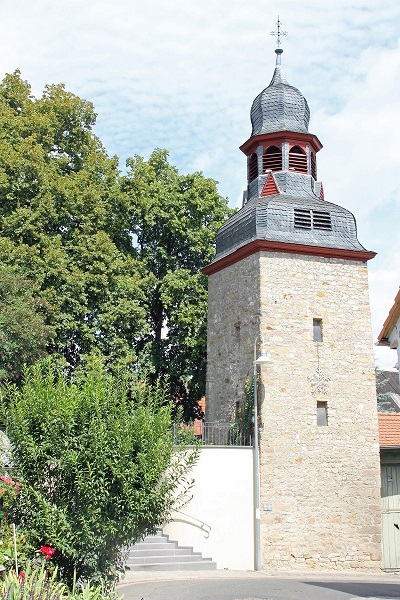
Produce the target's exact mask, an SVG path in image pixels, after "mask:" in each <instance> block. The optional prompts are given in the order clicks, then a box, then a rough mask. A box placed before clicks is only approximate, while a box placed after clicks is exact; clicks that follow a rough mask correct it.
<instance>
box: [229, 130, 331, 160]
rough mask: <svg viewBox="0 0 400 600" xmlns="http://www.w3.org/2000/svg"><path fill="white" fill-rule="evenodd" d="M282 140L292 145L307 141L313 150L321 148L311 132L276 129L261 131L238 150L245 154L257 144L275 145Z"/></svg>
mask: <svg viewBox="0 0 400 600" xmlns="http://www.w3.org/2000/svg"><path fill="white" fill-rule="evenodd" d="M282 142H289V143H292V144H293V145H294V146H296V145H299V146H301V145H303V144H305V143H307V142H308V143H309V144H310V145H311V147H312V149H313V150H314V152H318V151H319V150H321V148H322V144H321V142H320V141H319V139H318V138H317V136H316V135H314V134H312V133H295V132H293V131H277V132H276V133H262V134H260V135H254V136H252V137H251V138H249V139H248V140H247V141H246V142H245V143H244V144H242V145H241V146H240V150H241V151H242V152H243V153H244V154H246V155H247V156H248V155H249V154H251V152H254V150H255V149H256V148H257V146H266V145H268V146H276V145H277V144H279V143H280V144H281V143H282Z"/></svg>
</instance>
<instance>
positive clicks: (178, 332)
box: [122, 150, 232, 416]
mask: <svg viewBox="0 0 400 600" xmlns="http://www.w3.org/2000/svg"><path fill="white" fill-rule="evenodd" d="M128 166H129V172H128V174H127V176H126V177H123V178H122V191H123V194H124V198H125V201H126V206H127V213H128V215H129V218H130V221H129V225H128V228H129V231H130V232H132V234H133V243H134V247H135V249H136V254H137V256H138V258H139V259H140V261H141V264H143V265H144V267H145V268H146V270H147V272H148V274H149V276H151V277H152V278H153V281H154V286H153V287H152V289H151V294H150V297H149V312H148V323H149V331H148V333H147V334H146V335H143V336H142V338H141V340H140V343H139V345H138V348H139V349H140V355H141V357H142V361H143V362H144V363H145V364H146V366H147V368H148V369H149V371H150V372H151V373H153V375H154V377H164V376H168V377H169V380H170V384H171V387H172V390H173V392H174V393H175V395H176V397H177V398H178V399H180V400H181V402H182V404H183V406H184V408H185V409H186V411H187V416H189V415H190V414H191V412H192V410H193V406H194V404H195V401H197V400H198V399H199V398H200V397H201V396H202V394H204V389H205V368H206V319H207V279H206V277H205V276H204V275H202V274H201V273H200V269H201V268H202V267H203V266H205V265H206V264H207V263H209V262H210V261H211V260H212V258H213V256H214V243H215V236H216V232H217V230H218V229H219V227H220V226H221V225H222V223H223V222H224V221H225V219H226V218H227V216H229V215H230V214H231V212H232V211H231V210H230V209H229V208H228V207H227V201H226V199H223V198H221V197H220V196H219V195H218V192H217V188H216V182H215V181H213V180H212V179H207V178H205V177H204V176H203V175H202V174H201V173H193V174H189V175H180V174H179V173H178V170H177V169H176V168H175V167H173V166H171V165H170V164H169V163H168V153H167V152H166V151H165V150H155V151H154V152H153V153H152V155H151V156H150V158H149V160H148V161H145V160H143V158H141V157H140V156H136V157H134V158H131V159H129V160H128Z"/></svg>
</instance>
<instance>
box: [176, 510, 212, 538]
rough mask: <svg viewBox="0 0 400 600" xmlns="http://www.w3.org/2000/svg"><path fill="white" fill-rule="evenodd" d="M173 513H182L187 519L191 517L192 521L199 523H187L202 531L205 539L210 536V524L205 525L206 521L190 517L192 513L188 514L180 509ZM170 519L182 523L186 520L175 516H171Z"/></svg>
mask: <svg viewBox="0 0 400 600" xmlns="http://www.w3.org/2000/svg"><path fill="white" fill-rule="evenodd" d="M175 514H177V515H182V516H184V517H187V518H188V519H191V520H192V521H195V522H196V523H199V525H196V523H189V525H194V526H195V527H198V528H199V529H200V531H202V532H203V533H204V537H205V539H208V538H209V537H210V533H211V526H210V525H207V523H204V521H201V520H200V519H196V517H192V515H188V514H187V513H184V512H182V511H180V510H177V511H176V513H175ZM171 521H182V522H183V523H185V522H187V521H185V520H184V519H179V518H178V519H177V518H176V517H172V519H171Z"/></svg>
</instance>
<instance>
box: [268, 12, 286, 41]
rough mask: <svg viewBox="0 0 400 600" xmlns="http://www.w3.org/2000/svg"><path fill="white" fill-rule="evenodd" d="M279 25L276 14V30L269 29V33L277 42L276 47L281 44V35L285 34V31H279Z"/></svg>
mask: <svg viewBox="0 0 400 600" xmlns="http://www.w3.org/2000/svg"><path fill="white" fill-rule="evenodd" d="M281 25H282V23H281V22H280V20H279V15H278V21H277V23H276V26H277V30H276V31H271V35H273V36H274V38H275V39H276V41H277V43H278V48H280V46H281V38H283V37H285V35H287V31H281Z"/></svg>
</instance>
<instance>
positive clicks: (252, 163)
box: [247, 152, 258, 183]
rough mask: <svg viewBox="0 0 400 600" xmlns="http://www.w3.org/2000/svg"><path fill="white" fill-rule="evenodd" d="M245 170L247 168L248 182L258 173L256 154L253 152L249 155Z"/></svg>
mask: <svg viewBox="0 0 400 600" xmlns="http://www.w3.org/2000/svg"><path fill="white" fill-rule="evenodd" d="M247 170H248V178H249V183H250V181H253V179H256V177H257V175H258V166H257V154H256V153H255V152H254V153H253V154H250V156H249V161H248V167H247Z"/></svg>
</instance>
